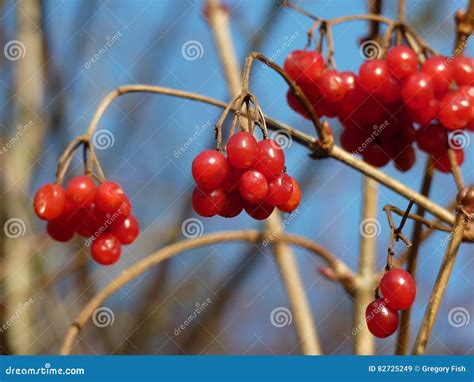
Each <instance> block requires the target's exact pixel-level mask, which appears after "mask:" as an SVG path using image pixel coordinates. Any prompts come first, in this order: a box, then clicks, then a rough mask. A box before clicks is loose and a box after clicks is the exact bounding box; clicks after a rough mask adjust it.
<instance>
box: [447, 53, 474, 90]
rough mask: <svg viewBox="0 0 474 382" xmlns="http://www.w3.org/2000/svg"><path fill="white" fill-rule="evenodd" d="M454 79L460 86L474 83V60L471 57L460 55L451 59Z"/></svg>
mask: <svg viewBox="0 0 474 382" xmlns="http://www.w3.org/2000/svg"><path fill="white" fill-rule="evenodd" d="M450 65H451V66H452V68H453V75H454V80H455V81H456V83H457V84H458V86H464V85H474V60H473V59H472V58H471V57H466V56H459V57H456V58H455V59H454V60H452V61H451V63H450Z"/></svg>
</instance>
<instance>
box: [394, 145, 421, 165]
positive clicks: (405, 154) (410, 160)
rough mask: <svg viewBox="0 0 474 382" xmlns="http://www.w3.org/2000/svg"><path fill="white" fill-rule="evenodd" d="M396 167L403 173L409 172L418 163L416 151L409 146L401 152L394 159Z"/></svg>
mask: <svg viewBox="0 0 474 382" xmlns="http://www.w3.org/2000/svg"><path fill="white" fill-rule="evenodd" d="M394 162H395V167H396V168H397V169H398V170H399V171H401V172H407V171H408V170H409V169H411V168H412V167H413V165H414V164H415V162H416V153H415V149H414V148H413V147H412V146H411V145H409V146H406V147H405V149H404V150H403V151H400V152H399V154H398V156H397V157H396V158H395V159H394Z"/></svg>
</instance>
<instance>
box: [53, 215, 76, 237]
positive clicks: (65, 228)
mask: <svg viewBox="0 0 474 382" xmlns="http://www.w3.org/2000/svg"><path fill="white" fill-rule="evenodd" d="M46 231H47V232H48V235H49V236H51V237H52V238H53V239H54V240H56V241H61V242H66V241H69V240H71V239H72V237H73V236H74V227H72V226H71V225H70V224H69V223H68V222H66V221H65V220H63V219H61V218H59V219H54V220H49V221H48V224H47V225H46Z"/></svg>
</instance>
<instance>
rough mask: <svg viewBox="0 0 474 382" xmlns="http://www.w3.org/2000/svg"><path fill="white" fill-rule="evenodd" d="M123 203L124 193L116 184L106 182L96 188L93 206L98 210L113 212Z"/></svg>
mask: <svg viewBox="0 0 474 382" xmlns="http://www.w3.org/2000/svg"><path fill="white" fill-rule="evenodd" d="M124 201H125V192H124V191H123V189H122V187H120V185H118V184H117V183H115V182H112V181H110V180H108V181H105V182H104V183H102V184H101V185H100V186H99V187H97V191H96V194H95V204H96V206H97V208H98V209H99V210H101V211H104V212H115V211H117V210H118V209H119V208H120V206H121V205H122V203H123V202H124Z"/></svg>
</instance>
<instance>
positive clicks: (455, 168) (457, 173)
mask: <svg viewBox="0 0 474 382" xmlns="http://www.w3.org/2000/svg"><path fill="white" fill-rule="evenodd" d="M448 157H449V162H450V164H451V173H452V174H453V178H454V182H455V183H456V187H457V188H458V190H459V191H461V190H462V189H463V188H464V180H463V177H462V173H461V169H460V168H459V165H458V162H457V161H456V153H455V152H454V150H453V149H452V148H449V149H448Z"/></svg>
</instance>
